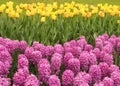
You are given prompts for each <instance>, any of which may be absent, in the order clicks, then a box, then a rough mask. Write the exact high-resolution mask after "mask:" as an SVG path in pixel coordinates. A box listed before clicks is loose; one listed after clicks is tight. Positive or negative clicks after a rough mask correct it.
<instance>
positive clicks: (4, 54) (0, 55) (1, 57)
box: [0, 51, 12, 64]
mask: <svg viewBox="0 0 120 86" xmlns="http://www.w3.org/2000/svg"><path fill="white" fill-rule="evenodd" d="M0 61H2V62H5V61H8V62H9V63H10V64H12V57H11V55H10V53H9V52H8V51H1V52H0Z"/></svg>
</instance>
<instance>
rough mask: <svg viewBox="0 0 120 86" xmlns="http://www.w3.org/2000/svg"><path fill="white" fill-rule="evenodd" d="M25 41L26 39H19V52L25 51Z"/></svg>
mask: <svg viewBox="0 0 120 86" xmlns="http://www.w3.org/2000/svg"><path fill="white" fill-rule="evenodd" d="M27 46H28V45H27V42H26V41H24V40H22V41H20V43H19V45H18V50H19V51H20V52H24V51H25V49H26V48H27Z"/></svg>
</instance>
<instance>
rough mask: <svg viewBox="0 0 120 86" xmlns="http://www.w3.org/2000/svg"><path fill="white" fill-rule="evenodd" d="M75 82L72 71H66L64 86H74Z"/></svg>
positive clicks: (63, 79)
mask: <svg viewBox="0 0 120 86" xmlns="http://www.w3.org/2000/svg"><path fill="white" fill-rule="evenodd" d="M73 80H74V73H73V72H72V71H71V70H65V71H64V72H63V74H62V85H63V86H72V83H73Z"/></svg>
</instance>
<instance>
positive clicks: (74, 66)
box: [68, 58, 80, 73]
mask: <svg viewBox="0 0 120 86" xmlns="http://www.w3.org/2000/svg"><path fill="white" fill-rule="evenodd" d="M68 69H70V70H72V71H73V72H74V73H78V72H79V71H80V61H79V59H77V58H71V59H69V61H68Z"/></svg>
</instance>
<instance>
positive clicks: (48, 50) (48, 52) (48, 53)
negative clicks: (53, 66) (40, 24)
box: [45, 46, 54, 58]
mask: <svg viewBox="0 0 120 86" xmlns="http://www.w3.org/2000/svg"><path fill="white" fill-rule="evenodd" d="M53 53H54V47H53V46H46V49H45V55H46V57H47V58H49V57H51V56H52V54H53Z"/></svg>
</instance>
